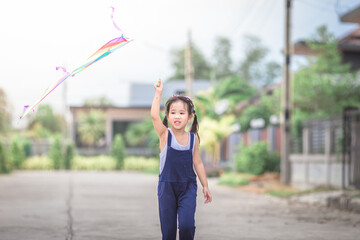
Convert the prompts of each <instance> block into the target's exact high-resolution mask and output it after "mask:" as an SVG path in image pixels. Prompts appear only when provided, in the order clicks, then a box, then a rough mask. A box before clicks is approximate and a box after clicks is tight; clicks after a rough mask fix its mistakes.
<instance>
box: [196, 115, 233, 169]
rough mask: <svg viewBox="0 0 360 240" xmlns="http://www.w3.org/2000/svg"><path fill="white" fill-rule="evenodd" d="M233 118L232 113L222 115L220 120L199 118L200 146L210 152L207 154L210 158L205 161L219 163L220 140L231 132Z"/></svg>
mask: <svg viewBox="0 0 360 240" xmlns="http://www.w3.org/2000/svg"><path fill="white" fill-rule="evenodd" d="M234 120H235V117H234V116H233V115H226V116H223V117H222V118H221V119H220V120H214V119H211V118H208V117H204V118H203V119H202V120H201V128H200V129H199V135H200V139H201V145H200V146H201V148H204V149H205V150H206V151H207V152H208V153H210V155H209V156H208V157H210V159H207V161H209V162H214V163H219V161H220V146H221V141H222V140H224V139H225V138H226V137H227V136H229V135H230V134H231V133H232V131H233V129H232V124H233V122H234Z"/></svg>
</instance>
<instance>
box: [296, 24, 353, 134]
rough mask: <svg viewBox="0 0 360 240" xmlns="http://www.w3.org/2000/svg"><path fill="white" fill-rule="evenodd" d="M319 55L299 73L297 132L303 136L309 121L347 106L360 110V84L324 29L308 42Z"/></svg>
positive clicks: (297, 82)
mask: <svg viewBox="0 0 360 240" xmlns="http://www.w3.org/2000/svg"><path fill="white" fill-rule="evenodd" d="M308 44H309V46H310V47H311V48H312V49H313V50H314V51H317V52H318V53H319V54H318V55H317V56H315V57H309V58H308V64H307V65H305V66H302V68H301V69H300V70H299V71H298V72H297V73H296V74H295V78H294V83H293V84H294V94H293V101H294V116H293V123H294V124H293V125H294V128H293V131H295V134H296V135H299V134H301V132H299V130H300V129H301V123H302V122H303V121H304V120H306V119H311V118H319V117H329V116H332V115H336V114H340V113H341V112H342V109H343V108H344V107H346V106H358V107H360V94H359V93H360V84H359V81H358V80H357V78H356V75H355V73H351V72H350V65H349V64H342V60H341V54H340V53H339V51H338V47H337V46H338V42H337V40H336V39H335V37H333V35H332V34H331V33H328V32H327V28H326V27H324V26H321V27H319V28H318V29H317V31H316V34H315V35H314V36H313V37H312V38H311V39H310V41H308Z"/></svg>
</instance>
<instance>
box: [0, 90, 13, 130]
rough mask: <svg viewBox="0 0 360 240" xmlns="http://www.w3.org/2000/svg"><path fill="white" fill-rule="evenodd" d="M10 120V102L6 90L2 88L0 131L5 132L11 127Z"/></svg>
mask: <svg viewBox="0 0 360 240" xmlns="http://www.w3.org/2000/svg"><path fill="white" fill-rule="evenodd" d="M10 121H11V117H10V111H9V103H8V101H7V99H6V94H5V91H4V90H3V89H1V88H0V133H3V132H5V131H6V130H7V129H8V128H9V126H10Z"/></svg>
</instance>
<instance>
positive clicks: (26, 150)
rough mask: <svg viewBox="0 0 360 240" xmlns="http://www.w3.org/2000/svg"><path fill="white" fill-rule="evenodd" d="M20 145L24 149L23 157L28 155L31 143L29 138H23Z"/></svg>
mask: <svg viewBox="0 0 360 240" xmlns="http://www.w3.org/2000/svg"><path fill="white" fill-rule="evenodd" d="M22 147H23V149H24V153H25V157H29V156H30V155H31V143H30V141H29V139H23V141H22Z"/></svg>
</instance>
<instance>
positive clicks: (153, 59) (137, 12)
mask: <svg viewBox="0 0 360 240" xmlns="http://www.w3.org/2000/svg"><path fill="white" fill-rule="evenodd" d="M359 5H360V0H294V3H293V11H292V32H291V39H292V41H293V42H296V41H297V40H301V39H305V38H308V37H310V36H311V35H312V34H313V33H314V32H315V29H316V28H317V27H318V26H320V25H323V24H326V25H327V26H328V29H329V30H330V32H332V33H334V34H335V36H337V37H343V36H345V35H346V34H348V33H350V32H351V31H352V30H354V29H356V28H357V24H351V23H342V22H340V17H339V16H341V15H342V14H344V13H345V12H347V11H348V10H350V9H352V8H354V7H356V6H359ZM111 6H113V7H114V8H115V13H114V20H115V21H116V23H117V25H118V26H119V27H120V28H121V29H122V31H123V32H124V34H125V35H126V36H127V37H128V38H131V39H133V40H134V41H132V42H131V43H129V44H127V45H125V46H124V47H123V48H121V49H119V50H117V51H116V52H114V53H113V54H111V55H109V56H108V57H106V58H104V59H102V60H101V61H99V62H97V63H95V64H94V65H92V66H90V67H89V68H87V69H86V70H84V71H83V72H81V73H79V74H78V75H76V76H75V77H73V78H68V79H67V80H66V86H65V84H62V85H60V86H59V87H58V88H57V89H55V90H54V91H53V92H52V93H51V94H50V95H49V96H48V97H46V98H45V99H44V100H43V101H42V104H50V105H51V106H53V108H54V110H55V111H56V112H62V111H63V110H62V106H63V96H64V93H66V94H65V95H66V103H67V104H68V105H71V106H75V105H81V104H82V103H83V102H84V100H85V99H87V98H91V97H103V96H105V97H107V98H108V99H109V100H110V101H112V102H113V103H115V105H117V106H126V104H128V93H129V85H130V84H131V83H135V82H136V83H152V82H155V81H156V80H157V78H158V77H159V76H160V77H161V78H162V79H165V80H166V79H167V78H168V77H170V76H171V74H172V73H173V71H174V69H172V67H171V58H170V51H171V50H172V49H174V48H183V47H184V46H185V44H186V42H187V39H188V32H189V30H190V31H191V37H192V41H193V43H194V44H195V45H196V46H197V47H198V48H199V49H200V51H201V52H202V53H203V54H204V56H205V57H206V58H207V59H209V60H210V61H211V60H212V59H213V58H214V56H213V50H214V44H215V39H216V37H218V36H221V37H226V38H229V39H230V41H231V43H232V58H233V61H234V64H238V63H239V62H240V61H241V60H242V59H243V58H244V54H243V53H244V48H243V43H244V36H245V35H254V36H257V37H259V38H260V39H261V41H262V43H263V44H264V45H265V46H266V47H268V48H269V50H270V53H269V55H268V60H275V61H277V62H278V63H280V64H283V55H282V54H281V49H282V47H283V46H284V19H285V17H284V12H285V0H131V1H129V0H96V1H95V0H61V1H58V0H32V1H26V0H16V1H1V3H0V29H1V31H0V34H1V36H0V43H1V44H0V52H1V58H0V88H2V89H4V90H5V92H6V94H7V99H8V101H9V102H10V104H11V111H12V113H13V115H14V116H13V117H14V119H16V118H17V116H19V115H21V113H22V109H23V106H24V105H28V104H31V103H33V102H34V101H35V100H37V99H38V98H40V97H41V94H42V93H43V92H44V90H45V89H46V88H47V87H48V86H49V85H51V83H53V82H54V81H56V80H57V79H58V78H60V77H61V76H62V73H61V72H60V71H58V72H57V71H56V70H55V68H56V67H57V66H65V67H66V68H67V69H68V70H69V71H71V70H73V69H75V68H76V67H78V66H80V65H81V64H83V63H84V62H85V60H86V59H87V58H88V57H89V56H90V55H91V54H92V53H94V52H95V51H96V50H97V49H98V48H100V47H101V46H102V45H103V44H105V43H106V42H108V41H109V40H111V39H113V38H115V37H118V36H119V31H117V30H116V28H115V27H114V26H113V24H112V21H111V8H110V7H111ZM65 90H66V91H65Z"/></svg>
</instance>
